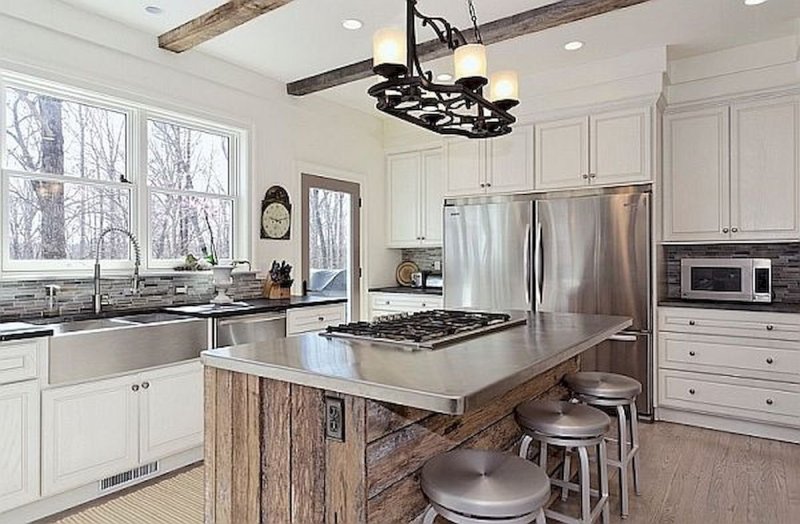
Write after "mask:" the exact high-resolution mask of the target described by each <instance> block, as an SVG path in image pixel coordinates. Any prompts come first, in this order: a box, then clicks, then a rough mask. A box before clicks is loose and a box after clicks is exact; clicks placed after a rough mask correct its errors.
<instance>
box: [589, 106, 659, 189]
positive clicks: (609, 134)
mask: <svg viewBox="0 0 800 524" xmlns="http://www.w3.org/2000/svg"><path fill="white" fill-rule="evenodd" d="M589 124H590V129H589V177H590V179H591V182H592V184H620V183H623V184H624V183H633V182H647V181H649V180H651V179H652V168H651V166H652V149H653V148H652V145H651V137H652V132H651V128H652V124H651V119H650V108H649V107H645V108H637V109H633V110H626V111H613V112H608V113H599V114H595V115H592V116H591V117H589Z"/></svg>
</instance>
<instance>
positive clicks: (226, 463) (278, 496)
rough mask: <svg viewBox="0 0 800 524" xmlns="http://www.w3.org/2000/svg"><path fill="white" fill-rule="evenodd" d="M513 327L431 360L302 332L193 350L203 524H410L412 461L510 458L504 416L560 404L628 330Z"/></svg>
mask: <svg viewBox="0 0 800 524" xmlns="http://www.w3.org/2000/svg"><path fill="white" fill-rule="evenodd" d="M524 315H526V316H527V323H526V324H524V325H519V326H515V327H511V328H509V329H506V330H502V331H497V332H494V333H490V334H486V335H483V336H480V337H476V338H472V339H468V340H465V341H461V342H457V343H454V344H452V345H448V346H445V347H442V348H440V349H436V350H432V351H416V352H412V351H407V350H403V349H402V348H401V347H396V346H392V345H387V344H382V343H375V342H369V341H361V340H347V339H329V338H326V337H322V336H319V335H314V334H312V335H305V336H301V337H291V338H286V339H279V340H275V341H271V342H262V343H255V344H247V345H242V346H234V347H229V348H221V349H216V350H211V351H207V352H204V353H203V362H204V364H205V365H206V371H205V374H206V375H205V388H206V392H205V402H206V451H205V463H206V522H209V523H211V522H219V523H225V522H237V523H238V522H259V521H260V522H274V523H297V524H300V523H316V522H320V523H321V522H327V523H330V524H345V523H347V524H351V523H352V524H358V523H367V522H370V523H374V522H380V523H394V522H398V523H400V522H413V521H414V520H415V519H417V518H418V517H419V515H420V514H421V513H422V511H423V510H424V508H425V504H426V503H425V499H424V497H423V495H422V493H421V491H420V489H419V486H418V479H417V475H418V472H419V470H420V468H421V467H422V465H423V464H424V463H425V461H427V460H428V459H429V458H431V457H433V456H435V455H437V454H439V453H442V452H445V451H447V450H450V449H453V448H457V447H462V446H463V447H474V448H487V449H498V450H510V449H512V448H513V447H514V446H515V445H516V443H517V441H518V440H519V437H520V432H519V430H518V428H517V426H516V424H515V422H514V418H513V410H514V407H515V406H516V405H517V404H518V403H519V402H522V401H524V400H528V399H530V398H537V397H544V396H546V397H561V396H563V395H564V394H565V391H564V390H563V389H562V387H561V386H560V382H561V378H562V377H563V376H564V375H565V374H567V373H569V372H572V371H575V370H577V369H578V368H579V362H578V361H579V357H580V354H581V353H583V352H584V351H585V350H587V349H589V348H591V347H593V346H595V345H597V344H599V343H600V342H602V341H604V340H606V339H608V338H609V337H610V336H612V335H614V334H615V333H617V332H619V331H621V330H624V329H625V328H626V327H628V326H629V325H630V323H631V321H630V319H627V318H624V317H611V316H596V315H577V314H548V313H539V314H530V313H525V314H524Z"/></svg>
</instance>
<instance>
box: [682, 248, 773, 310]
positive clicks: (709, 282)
mask: <svg viewBox="0 0 800 524" xmlns="http://www.w3.org/2000/svg"><path fill="white" fill-rule="evenodd" d="M681 297H682V298H685V299H690V300H691V299H696V300H720V301H726V300H730V301H736V302H772V261H771V260H769V259H767V258H683V259H681Z"/></svg>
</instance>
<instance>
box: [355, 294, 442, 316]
mask: <svg viewBox="0 0 800 524" xmlns="http://www.w3.org/2000/svg"><path fill="white" fill-rule="evenodd" d="M369 295H370V307H371V311H372V318H375V317H381V316H384V315H395V314H398V313H414V312H417V311H426V310H430V309H441V307H442V304H443V301H442V297H441V295H430V294H418V293H370V294H369Z"/></svg>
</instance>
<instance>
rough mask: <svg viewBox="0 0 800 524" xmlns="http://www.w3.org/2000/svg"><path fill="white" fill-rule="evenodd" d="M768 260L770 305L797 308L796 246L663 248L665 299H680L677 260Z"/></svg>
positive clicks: (799, 255)
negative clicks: (795, 305)
mask: <svg viewBox="0 0 800 524" xmlns="http://www.w3.org/2000/svg"><path fill="white" fill-rule="evenodd" d="M719 257H729V258H769V259H771V260H772V291H773V293H774V295H775V296H774V299H773V302H775V303H785V304H800V243H791V244H713V245H699V246H688V245H686V246H684V245H681V246H664V259H665V261H666V264H667V271H666V278H667V298H678V299H679V298H680V297H681V258H719Z"/></svg>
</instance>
